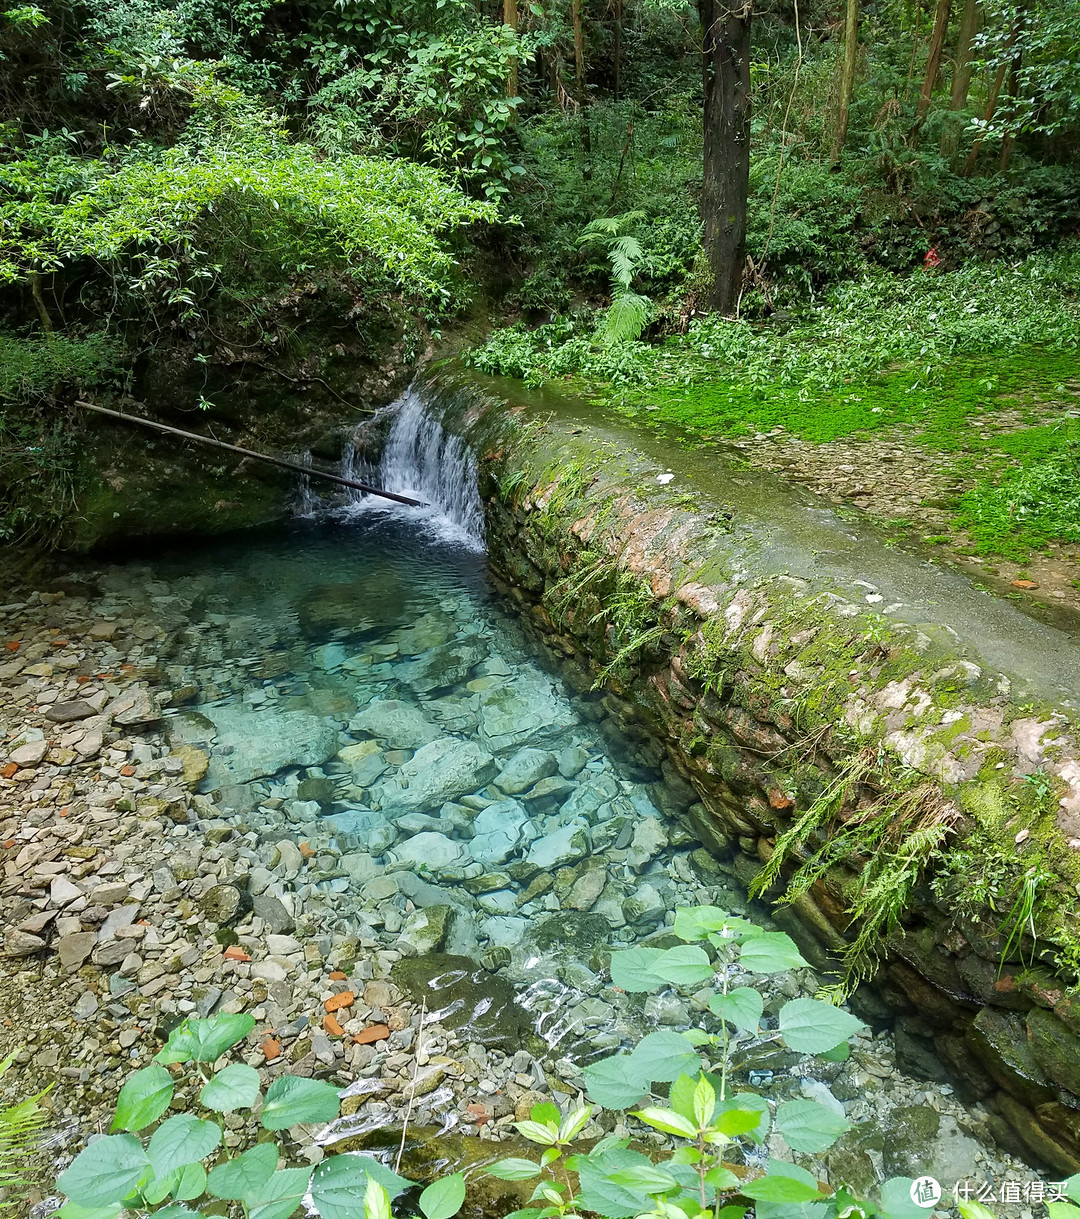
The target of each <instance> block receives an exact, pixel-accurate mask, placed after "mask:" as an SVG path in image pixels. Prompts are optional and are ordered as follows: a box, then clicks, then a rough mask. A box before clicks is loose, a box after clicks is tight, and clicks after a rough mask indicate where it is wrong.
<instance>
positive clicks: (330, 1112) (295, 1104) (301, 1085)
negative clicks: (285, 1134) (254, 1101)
mask: <svg viewBox="0 0 1080 1219" xmlns="http://www.w3.org/2000/svg"><path fill="white" fill-rule="evenodd" d="M340 1107H341V1101H340V1099H339V1097H338V1090H337V1088H335V1087H334V1085H333V1084H328V1083H324V1082H323V1081H322V1080H321V1079H303V1078H301V1077H300V1076H299V1075H279V1076H278V1077H277V1079H275V1080H274V1082H273V1083H272V1084H271V1085H270V1087H269V1088H267V1090H266V1099H265V1100H264V1101H263V1108H262V1114H261V1116H260V1118H259V1121H260V1122H262V1124H263V1127H264V1128H265V1129H266V1130H286V1129H288V1127H289V1126H295V1125H297V1124H298V1123H300V1122H329V1121H332V1120H333V1119H334V1118H335V1117H337V1115H338V1109H339V1108H340Z"/></svg>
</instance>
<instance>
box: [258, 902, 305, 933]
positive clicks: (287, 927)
mask: <svg viewBox="0 0 1080 1219" xmlns="http://www.w3.org/2000/svg"><path fill="white" fill-rule="evenodd" d="M252 909H253V910H254V912H255V914H256V915H257V916H258V917H259V918H261V919H262V921H263V922H264V923H265V924H266V927H267V930H268V931H272V932H273V933H274V934H275V935H288V934H290V933H291V932H293V931H295V930H296V920H295V919H294V918H293V916H292V915H291V914H290V913H289V912H288V910H286V909H285V906H284V905H283V904H282V902H281V901H280V900H279V899H278V898H276V897H275V896H274V895H273V894H272V893H260V894H259V895H258V897H256V898H255V899H254V900H253V902H252Z"/></svg>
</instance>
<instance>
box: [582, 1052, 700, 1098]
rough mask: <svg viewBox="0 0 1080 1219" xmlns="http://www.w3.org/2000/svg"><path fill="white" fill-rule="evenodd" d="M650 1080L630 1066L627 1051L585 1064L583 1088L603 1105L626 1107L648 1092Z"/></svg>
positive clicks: (630, 1060) (630, 1061)
mask: <svg viewBox="0 0 1080 1219" xmlns="http://www.w3.org/2000/svg"><path fill="white" fill-rule="evenodd" d="M696 1065H698V1064H697V1063H695V1066H696ZM650 1082H651V1081H650V1080H648V1079H645V1078H643V1077H642V1073H641V1072H640V1071H638V1070H636V1069H635V1068H634V1065H633V1062H632V1059H631V1055H629V1054H614V1055H613V1056H612V1057H611V1058H602V1059H601V1060H600V1061H599V1062H591V1063H589V1065H588V1066H587V1067H586V1068H585V1089H586V1091H587V1092H588V1093H589V1095H590V1096H591V1097H592V1099H593V1100H594V1101H596V1103H597V1104H598V1105H603V1106H604V1108H605V1109H627V1108H629V1106H630V1105H633V1104H636V1103H637V1102H638V1101H639V1100H641V1098H642V1097H643V1096H644V1095H645V1093H646V1092H648V1090H649V1083H650Z"/></svg>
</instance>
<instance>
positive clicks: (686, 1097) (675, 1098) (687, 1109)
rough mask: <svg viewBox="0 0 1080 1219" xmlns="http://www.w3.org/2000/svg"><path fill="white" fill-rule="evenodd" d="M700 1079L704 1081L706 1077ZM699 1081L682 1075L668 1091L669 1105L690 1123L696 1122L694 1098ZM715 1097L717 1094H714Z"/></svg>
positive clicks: (691, 1076) (690, 1076)
mask: <svg viewBox="0 0 1080 1219" xmlns="http://www.w3.org/2000/svg"><path fill="white" fill-rule="evenodd" d="M699 1078H702V1079H704V1076H700V1077H699ZM697 1086H698V1079H697V1078H695V1077H694V1076H693V1075H680V1076H679V1078H678V1079H676V1080H675V1081H674V1083H673V1084H672V1085H671V1087H670V1088H669V1089H668V1104H669V1105H670V1106H671V1107H672V1109H674V1110H675V1112H676V1113H678V1114H679V1115H680V1116H682V1117H685V1118H686V1120H687V1121H688V1122H692V1121H695V1120H696V1119H695V1115H694V1097H695V1096H696V1094H697ZM714 1095H715V1093H714Z"/></svg>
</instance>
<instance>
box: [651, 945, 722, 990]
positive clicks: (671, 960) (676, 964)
mask: <svg viewBox="0 0 1080 1219" xmlns="http://www.w3.org/2000/svg"><path fill="white" fill-rule="evenodd" d="M653 969H654V970H655V971H656V972H657V973H658V974H659V975H660V977H661V978H663V980H664V981H665V982H668V983H670V984H671V985H672V986H703V985H704V984H705V983H706V982H711V981H712V979H713V973H714V972H715V971H714V970H713V967H712V962H711V961H710V960H709V956H708V953H706V952H705V950H704V949H703V948H699V947H698V946H697V945H696V944H680V945H679V946H678V947H676V948H664V949H662V950H661V955H660V958H659V960H657V961H656V962H655V963H654V965H653Z"/></svg>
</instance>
